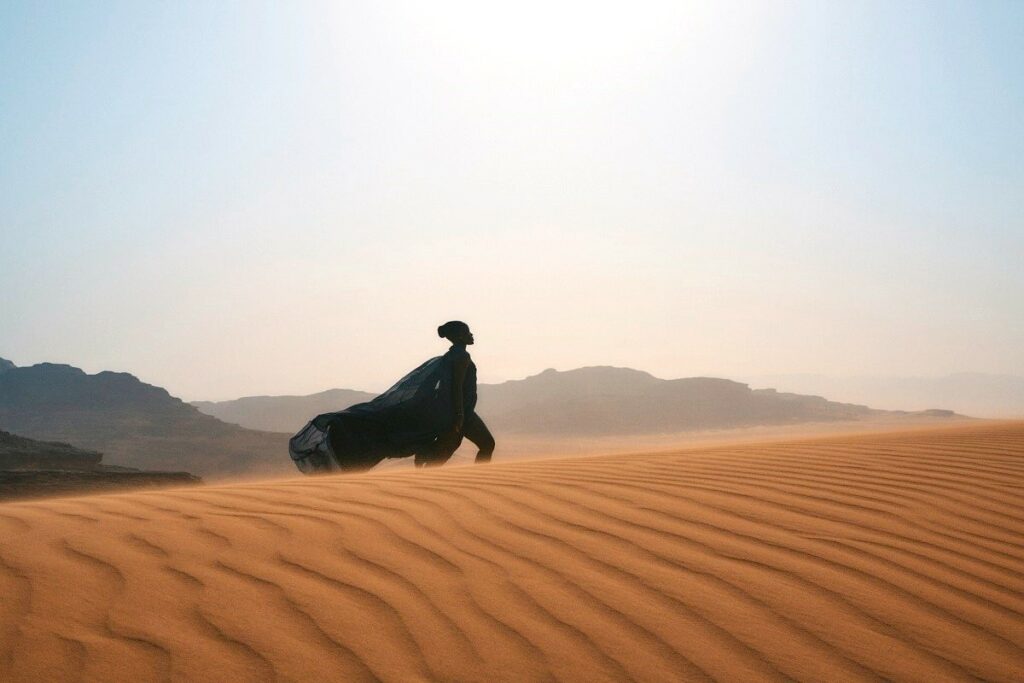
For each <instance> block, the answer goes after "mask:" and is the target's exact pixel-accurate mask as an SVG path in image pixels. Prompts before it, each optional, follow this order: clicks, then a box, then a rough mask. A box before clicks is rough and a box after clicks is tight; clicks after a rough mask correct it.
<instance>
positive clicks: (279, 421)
mask: <svg viewBox="0 0 1024 683" xmlns="http://www.w3.org/2000/svg"><path fill="white" fill-rule="evenodd" d="M375 395H376V394H370V393H367V392H365V391H355V390H353V389H329V390H327V391H321V392H320V393H319V394H311V395H309V396H246V397H245V398H239V399H235V400H233V401H193V402H192V405H193V406H195V407H196V408H198V409H199V410H200V411H201V412H203V413H206V414H207V415H212V416H213V417H216V418H217V419H218V420H223V421H224V422H230V423H232V424H237V425H241V426H243V427H249V428H250V429H265V430H267V431H271V432H288V433H289V434H291V433H294V432H297V431H298V430H299V428H301V427H302V425H304V424H306V423H307V422H309V420H310V418H312V417H313V416H314V415H319V414H321V413H329V412H332V411H335V410H341V409H342V408H347V407H348V406H351V405H355V404H356V403H362V402H364V401H369V400H370V399H371V398H373V397H374V396H375ZM255 425H259V426H255Z"/></svg>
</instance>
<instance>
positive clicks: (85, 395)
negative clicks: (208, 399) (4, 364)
mask: <svg viewBox="0 0 1024 683" xmlns="http://www.w3.org/2000/svg"><path fill="white" fill-rule="evenodd" d="M0 429H5V430H9V431H11V432H15V433H17V434H20V435H23V436H26V437H29V438H32V439H43V440H48V441H61V442H67V443H74V444H76V445H77V446H80V447H83V448H87V449H90V450H96V451H100V452H102V453H104V454H105V455H106V457H107V461H108V462H109V463H111V464H114V465H125V466H130V467H137V468H141V469H159V470H187V471H189V472H193V473H195V474H200V475H204V476H219V475H228V474H239V473H253V472H285V473H290V472H292V471H293V470H292V469H291V464H290V462H289V460H288V451H287V438H288V435H286V434H273V433H268V432H255V431H252V430H248V429H243V428H241V427H239V426H237V425H231V424H226V423H224V422H221V421H220V420H217V419H216V418H213V417H210V416H209V415H204V414H202V413H200V412H199V411H198V410H196V409H195V408H194V407H193V406H190V405H188V404H187V403H183V402H182V401H181V400H179V399H177V398H174V397H173V396H171V395H170V394H168V393H167V391H166V390H164V389H161V388H160V387H155V386H151V385H149V384H145V383H143V382H140V381H139V380H138V379H137V378H135V377H133V376H132V375H129V374H127V373H119V372H100V373H98V374H95V375H89V374H86V373H85V372H83V371H82V370H80V369H78V368H74V367H71V366H70V365H55V364H52V363H40V364H39V365H33V366H31V367H26V368H18V367H10V368H7V369H6V370H5V371H4V372H3V373H0Z"/></svg>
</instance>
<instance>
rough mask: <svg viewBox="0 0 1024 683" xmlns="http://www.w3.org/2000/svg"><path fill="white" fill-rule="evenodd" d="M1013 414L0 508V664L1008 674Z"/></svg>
mask: <svg viewBox="0 0 1024 683" xmlns="http://www.w3.org/2000/svg"><path fill="white" fill-rule="evenodd" d="M1022 493H1024V423H1021V422H1017V423H998V424H993V423H976V424H972V425H969V426H958V427H953V428H944V429H934V430H930V431H920V430H918V431H913V432H904V433H888V434H875V435H872V434H859V435H847V436H842V437H830V438H819V439H814V440H805V441H793V440H791V441H773V442H770V443H768V442H766V443H762V444H748V445H743V446H725V447H708V448H703V449H694V450H687V451H681V452H677V453H657V454H647V455H631V456H626V455H612V456H603V457H590V458H574V459H562V460H544V461H533V462H513V463H507V464H500V463H495V464H493V465H491V466H488V467H461V468H447V469H435V470H431V471H427V472H381V473H370V474H366V475H360V476H349V477H333V478H316V479H301V480H299V479H295V480H284V481H273V482H258V483H246V484H233V485H220V486H215V487H214V486H211V487H205V488H199V489H178V490H166V491H150V492H137V493H129V494H113V495H101V496H93V497H82V498H67V499H59V500H47V501H35V502H22V503H7V504H3V505H0V539H2V543H0V680H2V681H11V680H14V681H27V680H39V681H60V680H78V679H80V678H82V679H84V680H95V681H101V680H102V681H108V680H124V681H147V680H196V681H200V680H206V681H219V682H220V681H245V680H272V679H281V680H295V681H361V680H387V681H421V680H443V681H463V680H466V681H469V680H473V681H542V680H544V681H546V680H564V681H588V682H589V681H603V680H629V679H635V680H644V681H674V680H711V679H713V680H720V681H770V680H786V679H797V680H804V681H829V682H832V681H846V680H878V679H880V678H888V679H894V680H917V681H953V680H974V679H977V678H981V679H985V680H997V681H1013V680H1017V681H1019V680H1021V677H1022V675H1024V674H1022V672H1024V496H1022Z"/></svg>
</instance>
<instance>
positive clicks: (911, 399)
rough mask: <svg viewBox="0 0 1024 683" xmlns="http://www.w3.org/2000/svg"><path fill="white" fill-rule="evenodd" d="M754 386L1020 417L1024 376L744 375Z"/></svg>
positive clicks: (1023, 405) (886, 405) (1023, 408)
mask: <svg viewBox="0 0 1024 683" xmlns="http://www.w3.org/2000/svg"><path fill="white" fill-rule="evenodd" d="M743 381H745V382H749V383H750V384H751V385H753V386H773V387H778V388H779V389H785V390H786V391H796V392H800V393H814V394H824V395H826V396H829V397H832V398H834V399H836V400H839V401H853V402H855V403H867V404H869V405H872V406H875V407H878V408H902V409H904V410H922V409H925V408H931V407H934V406H936V405H939V406H942V407H944V408H949V409H951V410H955V411H956V412H958V413H963V414H965V415H972V416H975V417H990V418H1000V417H1001V418H1014V417H1017V418H1019V417H1024V377H1017V376H1014V375H990V374H984V373H976V372H961V373H955V374H951V375H944V376H941V377H829V376H826V375H762V376H751V377H744V378H743Z"/></svg>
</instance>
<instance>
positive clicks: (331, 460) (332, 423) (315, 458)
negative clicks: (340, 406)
mask: <svg viewBox="0 0 1024 683" xmlns="http://www.w3.org/2000/svg"><path fill="white" fill-rule="evenodd" d="M462 353H465V351H464V350H463V351H462ZM456 355H457V354H456V353H455V352H454V349H453V350H452V351H449V352H448V353H446V354H445V355H443V356H437V357H436V358H431V359H430V360H428V361H427V362H425V363H423V364H422V365H420V366H419V367H418V368H416V369H415V370H413V371H412V372H410V373H409V374H408V375H406V376H405V377H403V378H402V379H400V380H398V382H397V383H396V384H395V385H394V386H393V387H391V388H390V389H388V390H387V391H385V392H384V393H383V394H381V395H380V396H378V397H376V398H375V399H373V400H371V401H367V402H366V403H358V404H356V405H354V406H351V407H349V408H346V409H345V410H340V411H338V412H334V413H324V414H323V415H317V416H316V417H314V418H313V419H312V420H311V421H310V422H309V423H308V424H306V426H305V427H303V428H302V429H301V430H299V432H298V433H297V434H296V435H295V436H293V437H292V438H291V440H289V442H288V452H289V454H290V455H291V457H292V460H293V461H294V462H295V466H296V467H298V468H299V470H300V471H301V472H303V473H305V474H315V473H318V472H331V471H337V470H345V471H352V470H363V469H369V468H371V467H373V466H374V465H376V464H377V463H379V462H380V461H381V460H384V459H385V458H402V457H407V456H410V455H421V456H424V455H425V456H426V457H427V458H428V459H429V455H430V453H431V452H432V451H433V450H434V449H436V448H437V440H438V437H439V436H440V435H441V434H442V433H444V432H445V431H446V430H447V429H449V428H450V427H451V425H452V423H453V422H454V420H455V410H454V409H453V407H452V398H451V397H452V386H451V384H452V363H453V361H454V358H455V356H456Z"/></svg>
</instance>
